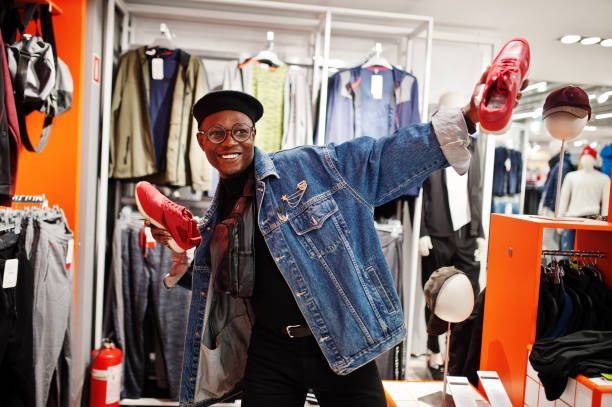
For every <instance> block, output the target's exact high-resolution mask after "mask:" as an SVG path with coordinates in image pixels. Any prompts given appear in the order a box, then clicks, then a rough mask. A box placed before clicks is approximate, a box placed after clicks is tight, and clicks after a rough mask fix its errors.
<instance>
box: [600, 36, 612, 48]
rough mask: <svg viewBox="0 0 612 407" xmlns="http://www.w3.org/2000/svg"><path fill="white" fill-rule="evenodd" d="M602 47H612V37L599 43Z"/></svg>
mask: <svg viewBox="0 0 612 407" xmlns="http://www.w3.org/2000/svg"><path fill="white" fill-rule="evenodd" d="M599 45H601V46H602V47H612V38H608V39H606V40H603V41H602V42H600V43H599Z"/></svg>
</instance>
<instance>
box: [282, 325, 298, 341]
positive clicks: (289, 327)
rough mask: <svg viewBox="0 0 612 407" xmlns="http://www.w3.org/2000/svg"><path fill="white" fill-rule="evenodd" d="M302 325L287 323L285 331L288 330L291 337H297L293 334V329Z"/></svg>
mask: <svg viewBox="0 0 612 407" xmlns="http://www.w3.org/2000/svg"><path fill="white" fill-rule="evenodd" d="M300 326H301V325H287V326H286V327H285V331H287V336H289V338H291V339H295V336H293V333H292V329H293V328H299V327H300Z"/></svg>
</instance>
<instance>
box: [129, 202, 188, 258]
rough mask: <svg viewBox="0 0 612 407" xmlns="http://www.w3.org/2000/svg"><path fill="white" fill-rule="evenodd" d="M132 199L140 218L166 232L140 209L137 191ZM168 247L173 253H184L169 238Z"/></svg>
mask: <svg viewBox="0 0 612 407" xmlns="http://www.w3.org/2000/svg"><path fill="white" fill-rule="evenodd" d="M134 198H135V199H136V207H137V208H138V212H140V214H141V215H142V217H143V218H145V219H146V220H148V221H149V222H151V223H152V224H153V225H154V226H156V227H158V228H160V229H163V230H166V228H165V227H164V226H163V225H161V224H160V223H159V222H157V221H156V220H155V219H153V218H151V217H150V216H149V215H147V213H146V212H145V211H144V209H142V205H140V201H139V200H138V192H137V191H134ZM168 247H170V249H171V250H172V251H173V252H175V253H183V252H184V251H185V249H183V248H182V247H180V246H179V245H178V244H176V241H175V240H174V239H173V238H170V240H168Z"/></svg>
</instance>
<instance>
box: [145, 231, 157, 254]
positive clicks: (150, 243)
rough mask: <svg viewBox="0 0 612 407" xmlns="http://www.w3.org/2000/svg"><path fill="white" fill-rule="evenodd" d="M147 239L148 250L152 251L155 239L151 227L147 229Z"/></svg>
mask: <svg viewBox="0 0 612 407" xmlns="http://www.w3.org/2000/svg"><path fill="white" fill-rule="evenodd" d="M145 238H146V244H147V248H148V249H152V248H154V247H155V239H154V238H153V233H151V228H150V227H148V226H147V227H145Z"/></svg>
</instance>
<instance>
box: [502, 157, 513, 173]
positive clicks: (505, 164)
mask: <svg viewBox="0 0 612 407" xmlns="http://www.w3.org/2000/svg"><path fill="white" fill-rule="evenodd" d="M504 167H506V172H510V170H511V169H512V161H510V159H509V158H506V161H504Z"/></svg>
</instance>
